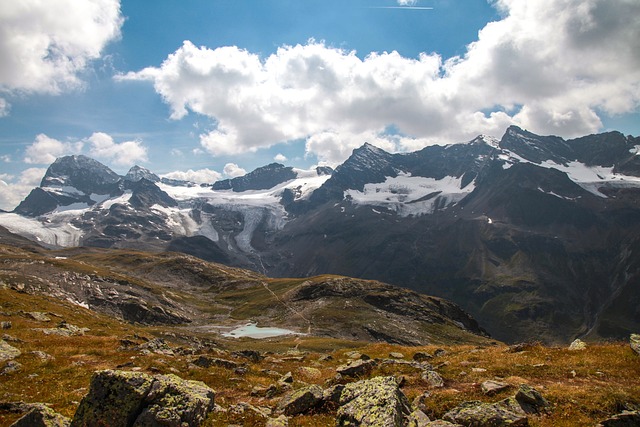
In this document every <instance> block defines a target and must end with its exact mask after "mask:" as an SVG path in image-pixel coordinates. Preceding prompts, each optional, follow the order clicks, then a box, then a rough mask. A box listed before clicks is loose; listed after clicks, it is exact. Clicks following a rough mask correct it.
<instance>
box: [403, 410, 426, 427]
mask: <svg viewBox="0 0 640 427" xmlns="http://www.w3.org/2000/svg"><path fill="white" fill-rule="evenodd" d="M430 421H431V420H430V419H429V417H428V416H427V414H425V413H424V412H422V411H421V410H420V409H416V410H415V411H413V412H412V413H411V414H409V418H408V419H407V427H426V426H427V424H428V423H429V422H430Z"/></svg>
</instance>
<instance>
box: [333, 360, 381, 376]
mask: <svg viewBox="0 0 640 427" xmlns="http://www.w3.org/2000/svg"><path fill="white" fill-rule="evenodd" d="M375 366H376V362H375V361H373V360H362V359H358V360H354V361H353V362H350V363H348V364H346V365H342V366H339V367H338V368H337V369H336V372H337V373H339V374H340V375H343V376H345V377H358V376H363V375H366V374H368V373H369V372H371V371H372V370H373V368H374V367H375Z"/></svg>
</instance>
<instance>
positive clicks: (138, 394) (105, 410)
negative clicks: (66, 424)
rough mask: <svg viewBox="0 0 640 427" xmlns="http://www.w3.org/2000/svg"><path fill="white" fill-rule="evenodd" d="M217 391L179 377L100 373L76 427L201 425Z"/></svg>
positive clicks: (75, 423) (113, 372) (118, 372)
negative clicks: (107, 424) (106, 423)
mask: <svg viewBox="0 0 640 427" xmlns="http://www.w3.org/2000/svg"><path fill="white" fill-rule="evenodd" d="M214 396H215V392H214V391H213V390H212V389H211V388H209V387H207V386H206V385H205V384H204V383H202V382H199V381H186V380H183V379H181V378H179V377H177V376H175V375H158V376H155V377H153V376H150V375H147V374H144V373H141V372H125V371H111V370H108V371H98V372H96V373H95V374H94V375H93V377H92V379H91V387H90V390H89V393H88V394H87V395H86V396H85V397H84V398H83V399H82V401H81V402H80V405H79V407H78V410H77V412H76V414H75V416H74V418H73V421H72V422H71V426H72V427H80V426H83V427H89V426H95V425H101V423H102V422H103V420H110V424H109V425H110V426H113V427H116V426H171V427H182V426H184V425H188V426H199V425H200V424H201V423H202V422H204V420H205V419H206V417H207V414H208V413H209V412H210V411H211V410H212V409H213V407H214Z"/></svg>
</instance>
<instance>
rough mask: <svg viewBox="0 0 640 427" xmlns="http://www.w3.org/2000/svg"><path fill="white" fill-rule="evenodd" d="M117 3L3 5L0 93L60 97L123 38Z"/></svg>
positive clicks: (50, 0)
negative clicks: (59, 94) (93, 61)
mask: <svg viewBox="0 0 640 427" xmlns="http://www.w3.org/2000/svg"><path fill="white" fill-rule="evenodd" d="M123 22H124V18H123V17H122V15H121V14H120V2H119V0H88V1H81V2H78V1H75V0H21V1H4V2H0V58H2V61H1V62H0V91H5V92H13V91H18V92H28V93H29V92H39V93H51V94H57V93H60V92H61V91H64V90H67V89H74V88H78V87H81V86H82V81H81V79H80V77H79V74H80V73H81V72H82V71H83V70H85V69H86V68H87V66H88V64H89V62H90V61H92V60H95V59H97V58H99V57H100V54H101V51H102V50H103V48H104V47H105V46H106V45H107V44H108V43H109V42H111V41H113V40H116V39H118V38H119V37H120V27H121V26H122V24H123Z"/></svg>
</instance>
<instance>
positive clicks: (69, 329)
mask: <svg viewBox="0 0 640 427" xmlns="http://www.w3.org/2000/svg"><path fill="white" fill-rule="evenodd" d="M39 330H40V331H42V332H43V333H44V334H45V335H60V336H62V337H71V336H76V335H84V334H85V333H86V332H88V331H89V328H79V327H77V326H75V325H72V324H70V323H67V322H65V321H64V320H63V321H62V322H60V323H59V324H58V327H56V328H46V329H39Z"/></svg>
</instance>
